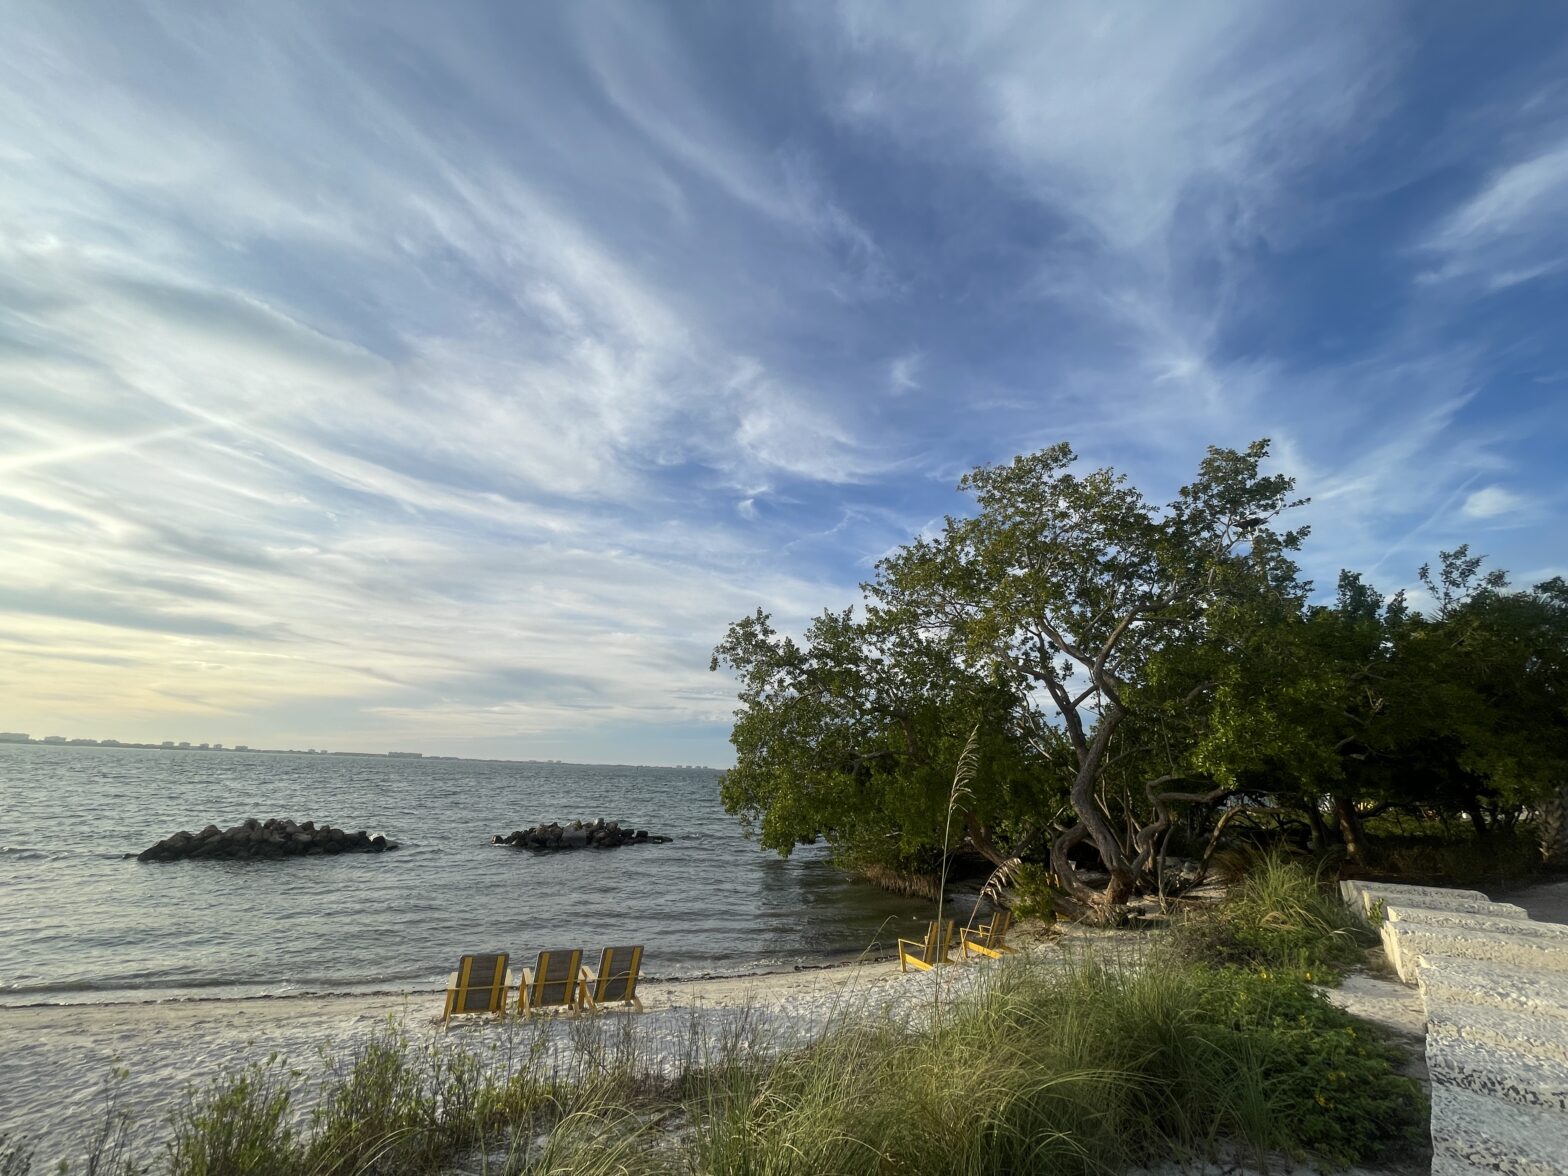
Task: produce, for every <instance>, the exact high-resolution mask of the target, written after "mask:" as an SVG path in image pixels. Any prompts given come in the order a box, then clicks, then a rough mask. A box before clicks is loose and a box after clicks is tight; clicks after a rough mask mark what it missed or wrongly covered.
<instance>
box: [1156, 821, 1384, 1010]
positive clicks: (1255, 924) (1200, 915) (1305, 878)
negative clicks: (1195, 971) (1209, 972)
mask: <svg viewBox="0 0 1568 1176" xmlns="http://www.w3.org/2000/svg"><path fill="white" fill-rule="evenodd" d="M1243 867H1244V868H1243V869H1241V870H1238V876H1237V877H1236V878H1235V880H1234V881H1233V882H1232V884H1231V886H1230V888H1229V889H1228V890H1227V892H1226V895H1225V898H1224V899H1223V900H1222V901H1221V902H1220V903H1219V904H1218V905H1217V906H1215V907H1210V908H1204V909H1199V910H1197V911H1194V912H1192V913H1190V914H1189V915H1188V916H1187V917H1186V918H1183V919H1181V920H1179V921H1178V923H1177V925H1176V936H1175V938H1176V943H1177V945H1178V949H1179V950H1180V951H1181V953H1182V954H1183V955H1185V956H1186V958H1188V959H1189V960H1190V961H1192V962H1193V963H1203V962H1208V963H1221V964H1233V965H1236V966H1240V967H1248V968H1257V969H1266V970H1269V971H1273V972H1282V971H1293V972H1297V973H1299V974H1300V975H1301V976H1302V977H1303V978H1304V979H1307V980H1312V981H1316V982H1318V983H1333V982H1335V981H1336V980H1337V979H1338V978H1339V976H1340V975H1342V974H1343V972H1344V971H1345V970H1346V969H1348V968H1350V967H1353V966H1355V965H1356V964H1358V963H1360V962H1361V960H1362V958H1363V952H1364V950H1365V948H1367V947H1369V946H1371V945H1373V944H1375V943H1376V942H1377V937H1376V934H1375V933H1374V932H1373V931H1372V929H1371V928H1370V927H1369V926H1368V925H1367V924H1366V922H1365V920H1364V919H1362V918H1361V917H1360V916H1359V915H1358V914H1357V913H1356V912H1354V911H1352V910H1351V909H1350V908H1349V907H1348V906H1346V905H1345V903H1344V902H1343V901H1342V900H1341V899H1340V897H1339V894H1338V891H1337V888H1336V887H1335V885H1334V883H1333V881H1332V878H1331V876H1330V875H1329V874H1328V873H1327V872H1326V871H1325V870H1323V869H1322V868H1321V866H1320V865H1319V864H1317V863H1314V862H1312V861H1310V860H1303V859H1301V858H1299V857H1294V856H1292V855H1290V854H1287V853H1285V852H1283V851H1281V850H1279V849H1269V850H1267V851H1265V852H1263V853H1261V854H1256V855H1249V856H1248V857H1247V859H1246V860H1245V862H1244V863H1243Z"/></svg>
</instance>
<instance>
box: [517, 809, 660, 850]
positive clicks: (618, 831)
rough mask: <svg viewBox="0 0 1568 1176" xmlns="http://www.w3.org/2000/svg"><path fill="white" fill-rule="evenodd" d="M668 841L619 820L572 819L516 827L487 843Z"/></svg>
mask: <svg viewBox="0 0 1568 1176" xmlns="http://www.w3.org/2000/svg"><path fill="white" fill-rule="evenodd" d="M670 840H672V839H671V838H669V837H660V836H658V835H657V834H653V833H649V832H648V831H647V830H646V829H630V828H622V827H621V823H620V822H619V821H606V820H605V819H604V818H603V817H600V818H599V819H598V820H597V821H573V822H572V823H571V824H570V825H559V824H556V823H555V822H554V821H551V822H550V823H549V824H548V825H535V826H533V827H532V828H530V829H518V830H516V831H515V832H512V833H508V834H506V835H505V836H502V835H501V834H499V833H497V834H496V835H495V836H494V837H492V838H491V839H490V844H491V845H511V846H515V847H516V848H518V849H614V848H616V847H617V846H621V845H649V844H655V845H656V844H660V843H662V842H665V841H670Z"/></svg>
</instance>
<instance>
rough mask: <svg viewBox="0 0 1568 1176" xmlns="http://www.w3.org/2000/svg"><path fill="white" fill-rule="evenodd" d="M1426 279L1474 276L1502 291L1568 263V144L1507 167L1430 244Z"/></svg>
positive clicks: (1445, 222)
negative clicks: (1434, 263) (1432, 262)
mask: <svg viewBox="0 0 1568 1176" xmlns="http://www.w3.org/2000/svg"><path fill="white" fill-rule="evenodd" d="M1424 248H1425V249H1426V250H1427V251H1428V252H1430V253H1432V254H1435V255H1437V256H1439V257H1440V258H1441V259H1442V264H1441V266H1440V268H1439V269H1438V270H1436V271H1435V272H1432V273H1429V274H1428V275H1426V277H1427V280H1429V281H1431V280H1439V279H1448V278H1462V277H1470V276H1473V277H1476V278H1478V279H1479V280H1481V281H1482V282H1483V283H1484V284H1485V285H1486V286H1487V287H1489V288H1490V289H1494V290H1496V289H1502V288H1504V287H1507V286H1513V285H1517V284H1519V283H1520V282H1526V281H1529V280H1530V279H1532V278H1537V277H1540V276H1541V275H1543V274H1547V273H1551V272H1553V271H1555V270H1559V269H1561V268H1563V267H1564V266H1565V265H1568V141H1562V140H1559V141H1557V142H1555V143H1552V144H1551V145H1549V146H1547V147H1545V148H1544V149H1543V150H1540V151H1539V152H1538V153H1536V154H1534V155H1531V156H1530V157H1529V158H1528V159H1523V160H1520V161H1518V162H1515V163H1512V164H1509V165H1507V166H1506V167H1503V168H1502V169H1500V170H1499V171H1497V172H1495V173H1494V174H1493V175H1492V176H1491V178H1490V179H1488V180H1487V182H1486V183H1485V184H1484V185H1483V186H1482V187H1481V189H1480V191H1478V192H1476V193H1475V194H1474V195H1473V196H1471V197H1470V198H1469V199H1467V200H1466V201H1464V203H1462V204H1461V205H1459V207H1457V208H1455V209H1454V210H1453V211H1452V212H1451V213H1449V214H1448V215H1447V216H1446V217H1444V218H1443V219H1442V221H1441V222H1439V224H1438V225H1437V227H1436V228H1435V229H1434V230H1433V231H1432V233H1431V234H1430V236H1428V238H1427V239H1426V241H1425V242H1424Z"/></svg>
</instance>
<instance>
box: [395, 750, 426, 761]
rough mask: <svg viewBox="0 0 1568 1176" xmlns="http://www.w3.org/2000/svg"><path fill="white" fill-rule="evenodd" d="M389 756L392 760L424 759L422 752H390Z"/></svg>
mask: <svg viewBox="0 0 1568 1176" xmlns="http://www.w3.org/2000/svg"><path fill="white" fill-rule="evenodd" d="M387 755H388V756H389V757H390V758H392V759H424V758H425V753H424V752H422V751H389V752H387Z"/></svg>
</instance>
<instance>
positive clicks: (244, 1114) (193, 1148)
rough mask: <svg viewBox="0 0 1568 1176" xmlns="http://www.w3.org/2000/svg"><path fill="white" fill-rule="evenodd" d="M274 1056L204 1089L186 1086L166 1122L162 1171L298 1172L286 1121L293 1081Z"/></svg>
mask: <svg viewBox="0 0 1568 1176" xmlns="http://www.w3.org/2000/svg"><path fill="white" fill-rule="evenodd" d="M296 1077H297V1075H296V1074H294V1073H293V1072H292V1071H289V1070H287V1069H285V1067H284V1066H283V1063H282V1061H281V1059H280V1058H279V1057H278V1055H276V1054H273V1055H272V1056H271V1057H269V1058H268V1059H267V1060H266V1061H265V1062H261V1063H252V1064H251V1065H249V1066H247V1067H245V1068H244V1069H243V1070H241V1071H239V1072H238V1073H236V1074H230V1075H228V1076H226V1077H224V1078H222V1079H219V1080H218V1081H217V1082H215V1083H213V1084H212V1085H211V1086H210V1087H207V1088H206V1089H200V1088H192V1089H190V1090H189V1091H187V1093H186V1099H185V1104H184V1105H183V1106H182V1107H180V1108H179V1109H178V1110H176V1111H175V1112H174V1114H173V1116H172V1117H171V1119H170V1128H171V1131H172V1138H171V1139H170V1140H169V1144H168V1157H167V1158H168V1167H169V1171H170V1172H172V1173H177V1174H178V1176H290V1174H291V1173H294V1172H296V1171H298V1162H297V1161H298V1156H297V1151H296V1146H295V1134H294V1128H293V1127H292V1125H291V1124H290V1122H289V1107H290V1104H291V1103H292V1101H293V1079H294V1078H296Z"/></svg>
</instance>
